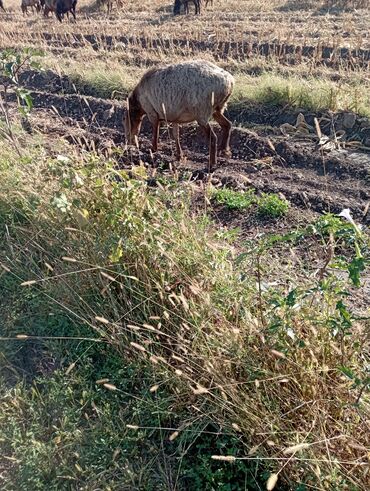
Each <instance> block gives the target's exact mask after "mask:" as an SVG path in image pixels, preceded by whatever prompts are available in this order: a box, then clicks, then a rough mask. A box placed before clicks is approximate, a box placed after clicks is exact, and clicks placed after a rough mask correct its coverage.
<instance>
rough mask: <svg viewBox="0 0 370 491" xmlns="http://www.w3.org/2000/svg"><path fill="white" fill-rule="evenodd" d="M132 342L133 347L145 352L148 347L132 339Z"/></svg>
mask: <svg viewBox="0 0 370 491" xmlns="http://www.w3.org/2000/svg"><path fill="white" fill-rule="evenodd" d="M130 344H131V346H132V347H133V348H135V349H137V350H139V351H142V352H144V353H145V351H146V349H145V348H144V346H142V345H141V344H137V343H134V342H133V341H131V342H130Z"/></svg>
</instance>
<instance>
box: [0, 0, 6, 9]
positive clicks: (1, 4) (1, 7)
mask: <svg viewBox="0 0 370 491" xmlns="http://www.w3.org/2000/svg"><path fill="white" fill-rule="evenodd" d="M0 9H2V10H4V12H5V7H4V4H3V0H0Z"/></svg>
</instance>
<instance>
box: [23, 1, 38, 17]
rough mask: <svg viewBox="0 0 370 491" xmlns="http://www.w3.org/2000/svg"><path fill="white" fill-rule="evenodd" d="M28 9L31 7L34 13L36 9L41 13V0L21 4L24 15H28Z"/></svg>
mask: <svg viewBox="0 0 370 491" xmlns="http://www.w3.org/2000/svg"><path fill="white" fill-rule="evenodd" d="M28 7H31V10H32V11H33V9H34V7H35V8H36V12H40V10H41V6H40V2H39V0H22V2H21V10H22V12H23V15H25V14H28Z"/></svg>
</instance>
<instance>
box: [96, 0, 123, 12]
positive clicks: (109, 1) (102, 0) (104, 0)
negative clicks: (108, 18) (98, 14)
mask: <svg viewBox="0 0 370 491" xmlns="http://www.w3.org/2000/svg"><path fill="white" fill-rule="evenodd" d="M114 3H116V4H117V7H118V8H120V7H122V6H123V1H122V0H98V5H106V6H107V12H108V14H110V13H111V12H112V10H113V4H114Z"/></svg>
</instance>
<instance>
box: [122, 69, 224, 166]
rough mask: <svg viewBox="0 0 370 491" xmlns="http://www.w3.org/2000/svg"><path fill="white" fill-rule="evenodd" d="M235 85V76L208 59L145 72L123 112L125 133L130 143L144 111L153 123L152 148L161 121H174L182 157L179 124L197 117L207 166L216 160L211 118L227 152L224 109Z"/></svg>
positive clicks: (214, 137)
mask: <svg viewBox="0 0 370 491" xmlns="http://www.w3.org/2000/svg"><path fill="white" fill-rule="evenodd" d="M233 87H234V77H233V76H232V75H230V73H228V72H226V71H225V70H223V69H222V68H219V67H218V66H216V65H214V64H213V63H210V62H208V61H203V60H198V61H188V62H183V63H179V64H174V65H167V66H164V67H162V68H154V69H152V70H149V71H148V72H146V73H145V74H144V76H143V77H142V79H141V80H140V82H139V83H138V84H137V86H136V87H135V88H134V90H133V91H132V92H131V93H130V95H129V97H128V101H127V106H128V107H127V111H126V113H125V120H124V126H125V134H126V139H127V140H128V143H129V144H133V143H134V142H135V139H136V137H137V135H138V134H139V132H140V128H141V123H142V120H143V118H144V115H146V116H147V117H148V119H149V121H150V123H151V124H152V126H153V140H152V149H153V151H154V152H156V151H157V148H158V137H159V126H160V122H161V121H166V122H168V123H173V132H174V136H175V141H176V156H177V158H178V159H179V160H181V159H182V157H183V153H182V150H181V146H180V138H179V136H180V135H179V126H178V125H179V124H181V123H191V122H193V121H197V122H198V124H199V125H200V126H201V128H202V129H203V130H204V131H205V133H206V135H207V137H208V141H209V170H212V169H213V168H214V166H215V164H216V153H217V136H216V134H215V132H214V131H213V129H212V127H211V125H210V124H209V121H210V119H211V118H212V116H213V118H214V119H215V120H216V121H217V123H218V124H219V125H220V126H221V128H222V136H221V143H220V146H219V150H220V152H223V153H224V155H226V156H230V133H231V122H230V121H229V120H228V119H227V118H225V116H224V115H223V112H224V110H225V107H226V103H227V100H228V99H229V97H230V95H231V93H232V90H233Z"/></svg>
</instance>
